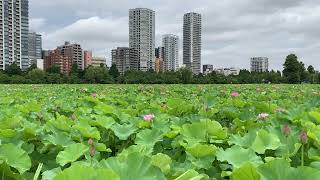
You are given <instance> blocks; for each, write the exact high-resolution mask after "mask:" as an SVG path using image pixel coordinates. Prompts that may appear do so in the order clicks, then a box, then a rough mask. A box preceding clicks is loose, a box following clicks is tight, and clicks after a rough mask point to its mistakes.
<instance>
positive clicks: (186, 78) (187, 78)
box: [178, 68, 193, 84]
mask: <svg viewBox="0 0 320 180" xmlns="http://www.w3.org/2000/svg"><path fill="white" fill-rule="evenodd" d="M178 74H179V79H180V81H181V82H182V83H183V84H190V83H191V82H192V78H193V74H192V71H191V70H190V69H188V68H181V69H179V71H178Z"/></svg>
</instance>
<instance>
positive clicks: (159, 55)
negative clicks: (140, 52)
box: [155, 46, 165, 73]
mask: <svg viewBox="0 0 320 180" xmlns="http://www.w3.org/2000/svg"><path fill="white" fill-rule="evenodd" d="M155 56H156V60H155V71H156V72H157V73H159V72H164V71H165V69H164V62H163V61H164V47H161V46H160V47H157V48H156V49H155Z"/></svg>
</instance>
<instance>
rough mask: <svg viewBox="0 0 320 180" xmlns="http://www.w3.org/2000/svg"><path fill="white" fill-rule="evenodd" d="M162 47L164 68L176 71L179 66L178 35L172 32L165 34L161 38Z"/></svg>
mask: <svg viewBox="0 0 320 180" xmlns="http://www.w3.org/2000/svg"><path fill="white" fill-rule="evenodd" d="M162 46H163V47H164V59H163V62H164V70H165V71H176V70H178V68H179V37H178V36H176V35H172V34H166V35H164V36H163V39H162Z"/></svg>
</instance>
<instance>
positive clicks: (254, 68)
mask: <svg viewBox="0 0 320 180" xmlns="http://www.w3.org/2000/svg"><path fill="white" fill-rule="evenodd" d="M250 67H251V68H250V70H251V72H267V71H269V59H268V58H267V57H253V58H251V60H250Z"/></svg>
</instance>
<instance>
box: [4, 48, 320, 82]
mask: <svg viewBox="0 0 320 180" xmlns="http://www.w3.org/2000/svg"><path fill="white" fill-rule="evenodd" d="M283 66H284V70H283V72H282V73H281V72H280V71H270V72H263V73H256V72H249V71H248V70H241V71H240V74H239V75H238V76H233V75H230V76H224V75H222V74H217V73H216V72H212V73H211V74H208V75H206V76H204V75H203V74H199V75H193V73H192V72H191V71H190V70H189V69H187V68H181V69H179V70H178V71H176V72H173V71H168V72H160V73H156V72H154V71H153V70H149V71H147V72H142V71H127V72H125V74H123V75H121V74H120V73H119V71H118V69H117V67H116V66H115V65H112V66H111V67H110V69H108V68H107V67H105V66H103V65H101V66H100V67H93V66H89V67H88V68H86V69H85V70H79V69H78V67H77V65H76V64H74V65H73V66H72V68H71V72H70V73H69V74H62V73H60V68H59V66H57V65H53V66H51V67H50V68H48V69H47V70H45V71H43V70H40V69H37V68H36V66H35V65H32V66H31V67H30V68H29V69H28V70H27V71H25V72H23V71H21V70H20V68H19V67H18V66H17V64H15V63H13V64H11V65H10V66H8V67H7V68H6V70H4V71H0V83H2V84H262V83H272V84H281V83H288V84H301V83H310V84H316V83H320V73H319V72H317V71H316V70H315V69H314V67H312V66H308V67H307V68H306V67H305V65H304V64H303V62H301V61H298V57H297V56H296V55H294V54H290V55H289V56H287V58H286V61H285V63H284V65H283Z"/></svg>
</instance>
